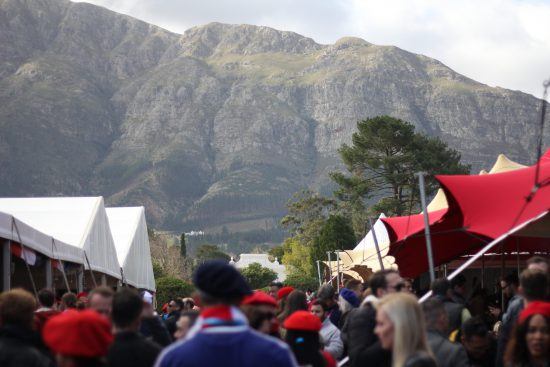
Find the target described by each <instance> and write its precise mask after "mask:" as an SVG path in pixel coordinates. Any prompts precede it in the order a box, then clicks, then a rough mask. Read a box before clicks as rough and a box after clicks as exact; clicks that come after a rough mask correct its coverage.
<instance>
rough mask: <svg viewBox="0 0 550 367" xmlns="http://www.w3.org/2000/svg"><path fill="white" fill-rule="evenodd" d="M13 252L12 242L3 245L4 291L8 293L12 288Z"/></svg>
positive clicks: (5, 242)
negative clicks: (11, 249) (11, 248)
mask: <svg viewBox="0 0 550 367" xmlns="http://www.w3.org/2000/svg"><path fill="white" fill-rule="evenodd" d="M10 283H11V251H10V241H8V240H6V241H4V243H3V244H2V291H3V292H7V291H9V290H10V288H11V284H10Z"/></svg>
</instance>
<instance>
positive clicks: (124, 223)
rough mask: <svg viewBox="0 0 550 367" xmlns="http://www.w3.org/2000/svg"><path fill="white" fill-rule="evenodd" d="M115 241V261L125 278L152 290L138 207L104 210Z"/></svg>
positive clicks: (146, 242)
mask: <svg viewBox="0 0 550 367" xmlns="http://www.w3.org/2000/svg"><path fill="white" fill-rule="evenodd" d="M105 210H106V212H107V218H108V219H109V226H110V227H111V233H112V234H113V239H114V241H115V248H116V253H117V258H118V262H119V263H120V265H121V267H122V269H123V271H124V279H125V280H126V281H127V282H128V284H130V285H132V286H134V287H136V288H144V289H147V290H150V291H154V290H155V277H154V275H153V264H152V262H151V250H150V248H149V236H148V234H147V223H146V221H145V209H144V208H143V207H142V206H140V207H126V208H106V209H105Z"/></svg>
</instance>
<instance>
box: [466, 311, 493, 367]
mask: <svg viewBox="0 0 550 367" xmlns="http://www.w3.org/2000/svg"><path fill="white" fill-rule="evenodd" d="M461 330H462V335H461V341H462V345H463V346H464V349H466V352H467V353H468V355H469V356H470V358H471V359H473V360H480V359H482V358H483V357H484V356H485V355H486V354H487V353H488V352H489V350H490V348H491V335H490V334H489V329H488V328H487V325H486V324H485V322H484V321H483V319H482V318H481V317H479V316H476V317H472V318H470V319H468V320H466V321H465V322H464V323H463V324H462V329H461Z"/></svg>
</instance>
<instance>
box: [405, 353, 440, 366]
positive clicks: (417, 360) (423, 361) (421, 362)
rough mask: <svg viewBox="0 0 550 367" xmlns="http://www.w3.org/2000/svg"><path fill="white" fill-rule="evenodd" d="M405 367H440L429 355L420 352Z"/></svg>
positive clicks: (411, 357) (408, 360) (410, 358)
mask: <svg viewBox="0 0 550 367" xmlns="http://www.w3.org/2000/svg"><path fill="white" fill-rule="evenodd" d="M403 367H438V366H437V364H436V363H435V361H434V359H433V358H432V357H431V356H430V355H429V354H427V353H424V352H420V353H417V354H414V355H412V356H410V357H409V359H407V361H406V362H405V364H404V365H403Z"/></svg>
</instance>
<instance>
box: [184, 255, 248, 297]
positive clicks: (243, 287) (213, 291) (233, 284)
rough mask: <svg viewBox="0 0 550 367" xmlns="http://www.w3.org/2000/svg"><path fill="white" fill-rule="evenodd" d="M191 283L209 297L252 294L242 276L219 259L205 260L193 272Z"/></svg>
mask: <svg viewBox="0 0 550 367" xmlns="http://www.w3.org/2000/svg"><path fill="white" fill-rule="evenodd" d="M193 284H195V287H197V289H198V290H199V291H201V292H203V293H205V294H207V295H209V296H211V297H216V298H238V297H244V296H246V295H249V294H252V290H251V289H250V286H249V285H248V283H247V282H246V280H245V279H244V277H243V276H242V275H241V273H239V272H238V271H237V269H235V268H234V267H233V266H231V265H229V264H227V263H226V262H224V261H221V260H212V261H207V262H205V263H204V264H202V265H201V266H199V268H198V269H197V270H196V271H195V274H193Z"/></svg>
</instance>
